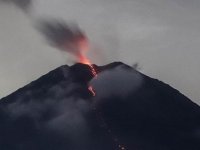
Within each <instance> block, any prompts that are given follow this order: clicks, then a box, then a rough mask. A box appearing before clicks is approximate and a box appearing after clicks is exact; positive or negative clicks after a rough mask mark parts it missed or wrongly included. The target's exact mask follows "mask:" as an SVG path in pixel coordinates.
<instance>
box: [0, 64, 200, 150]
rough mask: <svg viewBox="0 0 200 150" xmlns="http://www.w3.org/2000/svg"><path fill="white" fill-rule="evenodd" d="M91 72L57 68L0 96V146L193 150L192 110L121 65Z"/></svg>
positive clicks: (196, 117)
mask: <svg viewBox="0 0 200 150" xmlns="http://www.w3.org/2000/svg"><path fill="white" fill-rule="evenodd" d="M94 67H95V69H96V70H97V72H98V77H97V78H95V79H94V78H93V76H92V73H91V70H90V67H89V66H87V65H83V64H75V65H73V66H71V67H69V66H66V65H65V66H61V67H59V68H57V69H55V70H53V71H51V72H49V73H48V74H46V75H44V76H42V77H41V78H39V79H38V80H36V81H33V82H32V83H30V84H28V85H27V86H25V87H23V88H21V89H19V90H17V91H16V92H14V93H13V94H11V95H9V96H7V97H5V98H3V99H1V100H0V149H1V150H44V149H48V150H117V149H120V147H119V145H122V146H124V147H125V148H126V149H128V150H136V149H137V150H199V149H200V108H199V106H198V105H196V104H195V103H193V102H192V101H191V100H189V99H188V98H187V97H185V96H184V95H182V94H181V93H180V92H179V91H177V90H175V89H173V88H172V87H170V86H169V85H167V84H165V83H163V82H161V81H158V80H156V79H152V78H150V77H148V76H146V75H143V74H141V73H139V72H137V71H136V70H134V69H133V68H131V67H129V66H127V65H125V64H123V63H120V62H116V63H112V64H109V65H106V66H96V65H94ZM88 84H92V85H93V86H94V89H95V91H96V96H95V97H93V96H92V93H91V92H90V91H89V90H88ZM121 149H122V148H121Z"/></svg>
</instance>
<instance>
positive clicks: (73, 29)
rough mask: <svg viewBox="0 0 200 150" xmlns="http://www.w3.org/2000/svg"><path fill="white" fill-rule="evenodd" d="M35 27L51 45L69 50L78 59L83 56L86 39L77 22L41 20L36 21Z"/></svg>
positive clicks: (86, 45)
mask: <svg viewBox="0 0 200 150" xmlns="http://www.w3.org/2000/svg"><path fill="white" fill-rule="evenodd" d="M37 29H38V30H39V31H40V33H42V35H43V36H44V37H45V38H46V40H47V42H48V43H49V44H50V45H51V46H53V47H56V48H58V49H60V50H62V51H66V52H69V53H71V54H73V55H74V56H75V57H76V58H78V59H80V58H83V53H84V51H86V50H88V47H89V46H88V39H87V37H86V35H85V34H84V32H83V31H82V30H81V29H80V28H79V26H78V25H77V24H73V23H70V24H66V23H65V22H64V21H57V20H46V21H44V20H42V21H39V22H38V25H37Z"/></svg>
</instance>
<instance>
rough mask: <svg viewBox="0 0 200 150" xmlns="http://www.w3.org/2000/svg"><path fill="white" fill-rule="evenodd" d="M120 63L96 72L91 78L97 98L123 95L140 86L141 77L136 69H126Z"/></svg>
mask: <svg viewBox="0 0 200 150" xmlns="http://www.w3.org/2000/svg"><path fill="white" fill-rule="evenodd" d="M123 67H124V66H123V65H120V66H118V67H116V68H114V69H111V70H107V71H104V72H102V73H99V74H98V78H93V79H92V80H91V85H92V86H93V87H94V89H95V91H96V93H97V97H98V98H99V99H103V98H106V97H107V98H108V97H109V96H117V97H125V96H127V95H128V94H130V93H133V92H135V91H136V90H137V89H138V88H139V87H140V86H142V83H143V78H142V76H141V74H140V73H138V72H137V71H136V70H128V69H126V68H123Z"/></svg>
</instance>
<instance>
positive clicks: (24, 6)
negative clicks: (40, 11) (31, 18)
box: [0, 0, 32, 11]
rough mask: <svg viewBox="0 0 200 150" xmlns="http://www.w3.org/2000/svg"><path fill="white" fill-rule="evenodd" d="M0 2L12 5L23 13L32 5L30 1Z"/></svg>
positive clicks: (11, 0)
mask: <svg viewBox="0 0 200 150" xmlns="http://www.w3.org/2000/svg"><path fill="white" fill-rule="evenodd" d="M0 2H4V3H8V4H9V3H10V4H14V5H15V6H17V7H19V8H20V9H22V10H24V11H28V10H29V9H30V7H31V4H32V0H0Z"/></svg>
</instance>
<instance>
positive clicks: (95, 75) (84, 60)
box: [79, 55, 97, 96]
mask: <svg viewBox="0 0 200 150" xmlns="http://www.w3.org/2000/svg"><path fill="white" fill-rule="evenodd" d="M79 59H80V62H81V63H83V64H86V65H88V66H89V67H90V70H91V72H92V75H93V76H94V77H97V72H96V70H95V68H94V67H93V65H92V63H91V62H90V60H89V59H87V58H86V57H85V56H83V55H81V56H80V57H79ZM88 90H89V91H90V92H91V93H92V95H93V96H95V95H96V93H95V91H94V89H93V87H92V86H91V85H90V86H89V87H88Z"/></svg>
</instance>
